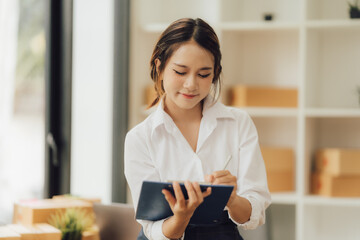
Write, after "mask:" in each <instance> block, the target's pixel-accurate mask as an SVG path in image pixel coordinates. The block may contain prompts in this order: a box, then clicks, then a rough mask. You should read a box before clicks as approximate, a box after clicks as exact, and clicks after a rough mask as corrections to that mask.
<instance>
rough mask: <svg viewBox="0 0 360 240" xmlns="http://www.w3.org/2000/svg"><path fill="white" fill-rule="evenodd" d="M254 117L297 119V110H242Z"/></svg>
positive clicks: (268, 108)
mask: <svg viewBox="0 0 360 240" xmlns="http://www.w3.org/2000/svg"><path fill="white" fill-rule="evenodd" d="M240 109H242V110H244V111H246V112H247V113H249V115H250V116H252V117H296V116H297V115H298V109H297V108H273V107H245V108H240Z"/></svg>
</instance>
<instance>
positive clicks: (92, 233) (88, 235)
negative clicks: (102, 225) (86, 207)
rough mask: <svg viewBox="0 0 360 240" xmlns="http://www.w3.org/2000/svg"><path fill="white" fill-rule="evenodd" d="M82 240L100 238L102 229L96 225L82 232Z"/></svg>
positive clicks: (97, 239)
mask: <svg viewBox="0 0 360 240" xmlns="http://www.w3.org/2000/svg"><path fill="white" fill-rule="evenodd" d="M81 240H100V230H99V228H98V227H97V226H96V225H94V226H93V227H92V228H91V229H89V230H86V231H84V232H83V233H82V237H81Z"/></svg>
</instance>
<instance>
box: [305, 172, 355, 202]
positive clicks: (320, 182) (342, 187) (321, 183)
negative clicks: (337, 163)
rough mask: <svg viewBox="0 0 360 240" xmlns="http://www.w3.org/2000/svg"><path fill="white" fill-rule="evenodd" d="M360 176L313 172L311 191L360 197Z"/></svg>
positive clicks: (331, 195) (319, 193) (325, 194)
mask: <svg viewBox="0 0 360 240" xmlns="http://www.w3.org/2000/svg"><path fill="white" fill-rule="evenodd" d="M359 186H360V176H355V175H354V176H332V175H329V174H326V173H313V175H312V181H311V192H312V193H313V194H317V195H322V196H328V197H360V187H359Z"/></svg>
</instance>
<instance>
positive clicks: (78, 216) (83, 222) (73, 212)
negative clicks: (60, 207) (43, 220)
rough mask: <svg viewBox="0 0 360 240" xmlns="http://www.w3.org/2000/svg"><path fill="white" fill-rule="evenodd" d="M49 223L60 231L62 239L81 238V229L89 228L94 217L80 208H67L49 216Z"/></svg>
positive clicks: (78, 239)
mask: <svg viewBox="0 0 360 240" xmlns="http://www.w3.org/2000/svg"><path fill="white" fill-rule="evenodd" d="M49 223H50V224H51V225H53V226H54V227H56V228H58V229H59V230H60V231H61V239H62V240H81V237H82V233H83V231H85V230H87V229H89V228H91V227H92V226H93V223H94V218H93V216H92V215H91V214H89V213H87V212H86V211H85V210H83V209H80V208H68V209H66V210H65V211H58V212H56V213H55V214H53V215H51V216H50V220H49Z"/></svg>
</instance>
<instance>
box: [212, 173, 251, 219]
mask: <svg viewBox="0 0 360 240" xmlns="http://www.w3.org/2000/svg"><path fill="white" fill-rule="evenodd" d="M206 180H207V181H209V182H211V183H212V184H220V185H232V186H234V189H233V191H232V193H231V195H230V198H229V201H228V202H227V204H226V207H227V208H228V211H229V214H230V216H231V218H232V219H233V220H234V221H236V222H238V223H245V222H247V221H249V219H250V216H251V210H252V209H251V204H250V202H249V200H247V199H246V198H243V197H240V196H238V195H237V194H236V192H237V178H236V177H235V176H233V175H231V173H230V172H229V171H228V170H222V171H216V172H214V173H213V174H212V175H208V176H206Z"/></svg>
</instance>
